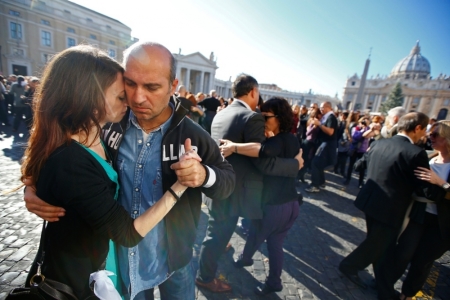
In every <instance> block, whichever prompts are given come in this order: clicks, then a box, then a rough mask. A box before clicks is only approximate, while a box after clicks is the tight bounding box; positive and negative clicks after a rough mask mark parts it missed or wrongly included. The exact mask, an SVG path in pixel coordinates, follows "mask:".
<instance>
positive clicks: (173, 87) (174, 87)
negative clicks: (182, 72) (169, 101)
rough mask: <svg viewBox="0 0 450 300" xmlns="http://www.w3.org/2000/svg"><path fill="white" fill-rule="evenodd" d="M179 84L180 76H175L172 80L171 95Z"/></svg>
mask: <svg viewBox="0 0 450 300" xmlns="http://www.w3.org/2000/svg"><path fill="white" fill-rule="evenodd" d="M177 86H178V78H175V79H174V80H173V81H172V86H171V87H170V96H172V95H173V94H174V93H175V91H176V89H177Z"/></svg>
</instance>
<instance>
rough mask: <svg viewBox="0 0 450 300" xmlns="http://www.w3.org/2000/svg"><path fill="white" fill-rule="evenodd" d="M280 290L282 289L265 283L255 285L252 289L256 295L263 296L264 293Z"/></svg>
mask: <svg viewBox="0 0 450 300" xmlns="http://www.w3.org/2000/svg"><path fill="white" fill-rule="evenodd" d="M281 290H283V289H282V288H281V289H274V288H271V287H270V286H268V285H267V284H265V283H264V284H263V285H262V286H257V287H256V288H255V289H254V292H255V294H256V295H259V296H265V295H267V294H270V293H274V292H281Z"/></svg>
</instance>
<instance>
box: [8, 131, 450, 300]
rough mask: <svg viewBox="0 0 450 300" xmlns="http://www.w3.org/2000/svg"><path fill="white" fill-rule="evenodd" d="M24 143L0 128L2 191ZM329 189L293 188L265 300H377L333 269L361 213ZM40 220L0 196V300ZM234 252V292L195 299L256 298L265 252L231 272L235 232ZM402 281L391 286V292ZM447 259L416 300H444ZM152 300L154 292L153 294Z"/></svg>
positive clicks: (346, 195) (449, 293)
mask: <svg viewBox="0 0 450 300" xmlns="http://www.w3.org/2000/svg"><path fill="white" fill-rule="evenodd" d="M25 142H26V136H24V135H23V134H16V135H12V134H11V132H10V127H3V126H1V127H0V190H2V191H3V190H7V189H10V188H13V187H16V186H17V185H18V184H19V181H18V178H19V175H20V158H21V156H22V154H23V147H24V145H25ZM326 180H327V186H326V188H325V189H324V190H322V191H321V192H320V193H314V194H308V193H306V192H305V191H304V188H305V187H306V184H303V185H302V186H300V187H299V191H301V192H302V193H303V195H304V196H305V198H304V204H303V205H302V206H301V207H300V215H299V217H298V219H297V221H296V222H295V225H294V226H293V227H292V229H291V230H290V232H289V233H288V236H287V238H286V240H285V244H284V252H285V262H284V268H283V274H282V280H283V286H284V288H283V291H281V292H278V293H274V294H272V295H269V296H266V297H262V298H264V299H283V300H284V299H285V300H293V299H376V292H375V290H374V289H372V288H369V289H367V290H363V289H360V288H358V287H356V286H355V285H354V284H353V283H351V282H350V281H349V280H347V279H346V278H344V277H343V276H342V275H341V274H340V273H339V271H337V266H338V264H339V262H340V261H341V259H342V258H343V257H345V256H346V255H347V254H349V253H350V252H351V250H352V249H354V248H355V247H356V246H357V245H358V244H359V243H360V242H361V241H362V240H363V239H364V236H365V221H364V218H363V214H362V213H361V212H360V211H359V210H357V209H356V208H355V207H354V205H353V200H354V198H355V195H356V193H357V192H358V187H357V180H355V179H353V181H352V182H351V184H350V186H349V187H348V188H347V190H343V186H342V185H341V182H342V178H341V177H339V176H336V175H334V174H332V173H327V174H326ZM207 220H208V210H207V209H206V207H203V209H202V215H201V220H200V225H199V228H198V234H197V240H196V243H195V246H194V259H193V261H192V264H193V267H194V269H195V270H196V269H197V267H198V255H199V250H200V245H201V242H202V240H203V238H204V236H205V231H206V226H207ZM41 224H42V221H41V220H40V219H38V218H37V217H36V216H34V215H32V214H30V213H28V211H27V210H26V209H25V206H24V204H23V201H22V190H20V191H18V192H15V193H11V194H8V195H6V196H5V195H1V196H0V300H1V299H4V297H6V295H7V293H8V291H9V290H10V289H11V288H13V287H17V286H20V285H22V284H23V283H24V281H25V278H26V276H27V272H28V270H29V267H30V264H31V262H32V260H33V259H34V256H35V253H36V250H37V245H38V243H39V236H40V229H41ZM231 243H232V245H233V248H232V249H231V250H230V251H228V252H227V253H224V255H223V256H222V258H221V259H220V263H219V271H218V276H220V277H221V278H223V279H225V280H226V281H228V282H229V283H230V284H231V285H232V287H233V292H231V293H226V294H213V293H210V292H208V291H205V290H203V289H196V295H197V299H259V297H257V296H255V295H254V293H253V288H254V287H255V286H256V285H257V284H258V282H263V281H264V279H265V277H266V274H267V272H268V259H267V257H268V256H267V249H266V246H265V245H262V246H261V249H260V252H257V253H256V254H255V256H254V260H255V263H254V265H253V266H251V267H246V268H244V269H240V270H238V269H235V268H234V267H233V264H232V259H233V258H236V257H237V256H238V254H239V253H240V252H241V251H242V250H243V247H244V243H245V237H244V236H243V235H242V233H241V232H240V231H239V230H238V229H237V230H236V232H235V234H234V235H233V237H232V238H231ZM360 275H361V276H362V277H363V278H364V279H365V280H366V281H368V282H369V281H370V280H371V279H372V278H373V271H372V268H371V267H370V268H368V269H367V270H365V271H363V272H361V273H360ZM400 286H401V281H399V282H398V283H397V289H399V288H400ZM449 286H450V255H449V253H447V254H446V255H444V256H443V257H442V258H441V259H439V261H437V262H436V263H435V264H434V266H433V270H432V272H431V274H430V276H429V278H428V281H427V283H426V284H425V286H424V289H423V292H422V293H421V296H420V297H417V299H450V287H449ZM156 296H157V298H158V292H157V291H156Z"/></svg>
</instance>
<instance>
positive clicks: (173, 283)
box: [134, 263, 195, 300]
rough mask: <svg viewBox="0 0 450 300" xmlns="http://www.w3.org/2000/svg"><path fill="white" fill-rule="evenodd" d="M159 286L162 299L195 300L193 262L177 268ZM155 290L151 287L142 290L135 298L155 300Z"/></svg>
mask: <svg viewBox="0 0 450 300" xmlns="http://www.w3.org/2000/svg"><path fill="white" fill-rule="evenodd" d="M158 288H159V293H160V296H161V300H194V299H195V283H194V270H193V268H192V265H191V263H188V264H187V265H186V266H184V267H183V268H181V269H178V270H176V271H175V272H174V273H173V274H172V276H170V277H169V279H167V280H166V281H164V282H163V283H161V284H160V285H159V286H158ZM153 290H154V289H149V290H145V291H142V292H140V293H139V294H137V295H136V297H135V298H134V300H148V299H150V300H153V299H154V297H153Z"/></svg>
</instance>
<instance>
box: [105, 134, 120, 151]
mask: <svg viewBox="0 0 450 300" xmlns="http://www.w3.org/2000/svg"><path fill="white" fill-rule="evenodd" d="M121 139H122V134H121V133H118V132H113V133H111V136H110V137H109V139H108V146H109V147H111V148H113V149H116V150H117V147H119V143H120V140H121Z"/></svg>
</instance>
